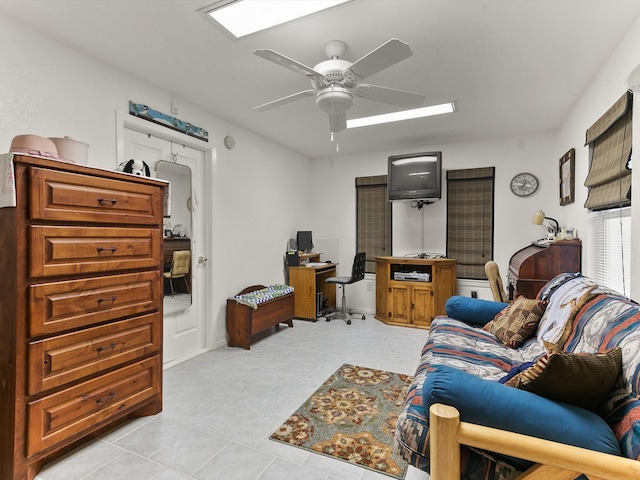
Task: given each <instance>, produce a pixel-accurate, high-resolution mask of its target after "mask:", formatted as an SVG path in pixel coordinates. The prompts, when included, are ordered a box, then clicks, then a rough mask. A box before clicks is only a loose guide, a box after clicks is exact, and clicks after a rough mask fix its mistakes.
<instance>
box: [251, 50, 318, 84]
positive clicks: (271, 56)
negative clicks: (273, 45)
mask: <svg viewBox="0 0 640 480" xmlns="http://www.w3.org/2000/svg"><path fill="white" fill-rule="evenodd" d="M253 53H254V55H257V56H258V57H260V58H264V59H265V60H269V61H270V62H273V63H277V64H278V65H281V66H283V67H285V68H288V69H289V70H293V71H294V72H296V73H299V74H300V75H304V76H305V77H309V78H314V79H318V80H322V79H324V75H322V74H321V73H318V72H316V71H315V70H314V69H313V68H311V67H307V66H306V65H303V64H302V63H300V62H297V61H295V60H293V59H292V58H289V57H285V56H284V55H282V54H281V53H278V52H274V51H273V50H254V51H253Z"/></svg>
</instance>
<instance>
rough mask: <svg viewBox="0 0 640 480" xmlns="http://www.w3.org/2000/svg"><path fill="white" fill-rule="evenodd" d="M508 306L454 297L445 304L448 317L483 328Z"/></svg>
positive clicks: (500, 303)
mask: <svg viewBox="0 0 640 480" xmlns="http://www.w3.org/2000/svg"><path fill="white" fill-rule="evenodd" d="M508 306H509V304H508V303H504V302H494V301H491V300H484V299H481V298H471V297H464V296H462V295H453V296H452V297H449V299H448V300H447V301H446V303H445V304H444V309H445V312H446V314H447V317H450V318H455V319H456V320H460V321H462V322H465V323H466V324H468V325H473V326H478V327H482V326H484V325H486V324H487V322H489V321H491V320H493V318H494V317H495V316H496V315H497V314H498V312H500V311H501V310H503V309H504V308H505V307H508Z"/></svg>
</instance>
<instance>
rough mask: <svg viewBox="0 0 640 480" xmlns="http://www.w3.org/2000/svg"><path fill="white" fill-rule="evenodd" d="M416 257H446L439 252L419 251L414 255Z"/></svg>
mask: <svg viewBox="0 0 640 480" xmlns="http://www.w3.org/2000/svg"><path fill="white" fill-rule="evenodd" d="M416 258H446V257H445V256H444V255H443V254H441V253H425V252H422V253H419V254H418V255H416Z"/></svg>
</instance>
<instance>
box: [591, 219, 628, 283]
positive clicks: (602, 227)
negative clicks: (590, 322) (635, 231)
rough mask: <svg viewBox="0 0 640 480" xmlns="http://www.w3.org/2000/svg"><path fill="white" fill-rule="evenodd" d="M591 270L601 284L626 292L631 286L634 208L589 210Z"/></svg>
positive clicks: (594, 277)
mask: <svg viewBox="0 0 640 480" xmlns="http://www.w3.org/2000/svg"><path fill="white" fill-rule="evenodd" d="M587 221H588V234H587V237H588V245H589V254H588V259H589V271H590V272H593V273H591V274H590V275H591V276H592V277H593V279H594V280H596V281H597V282H598V284H600V285H603V286H606V287H608V288H611V289H613V290H615V291H617V292H619V293H621V294H623V295H625V296H628V295H629V292H630V290H631V208H620V209H613V210H604V211H599V212H590V213H589V217H588V220H587Z"/></svg>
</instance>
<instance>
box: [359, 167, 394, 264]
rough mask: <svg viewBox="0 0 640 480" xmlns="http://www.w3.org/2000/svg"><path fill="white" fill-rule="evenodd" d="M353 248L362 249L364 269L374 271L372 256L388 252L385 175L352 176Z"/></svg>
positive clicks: (383, 254)
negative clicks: (365, 258) (364, 255)
mask: <svg viewBox="0 0 640 480" xmlns="http://www.w3.org/2000/svg"><path fill="white" fill-rule="evenodd" d="M356 248H357V250H356V251H357V252H366V253H367V260H366V264H365V272H366V273H375V271H376V263H375V257H376V256H385V255H391V202H389V201H387V176H386V175H375V176H371V177H357V178H356Z"/></svg>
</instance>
